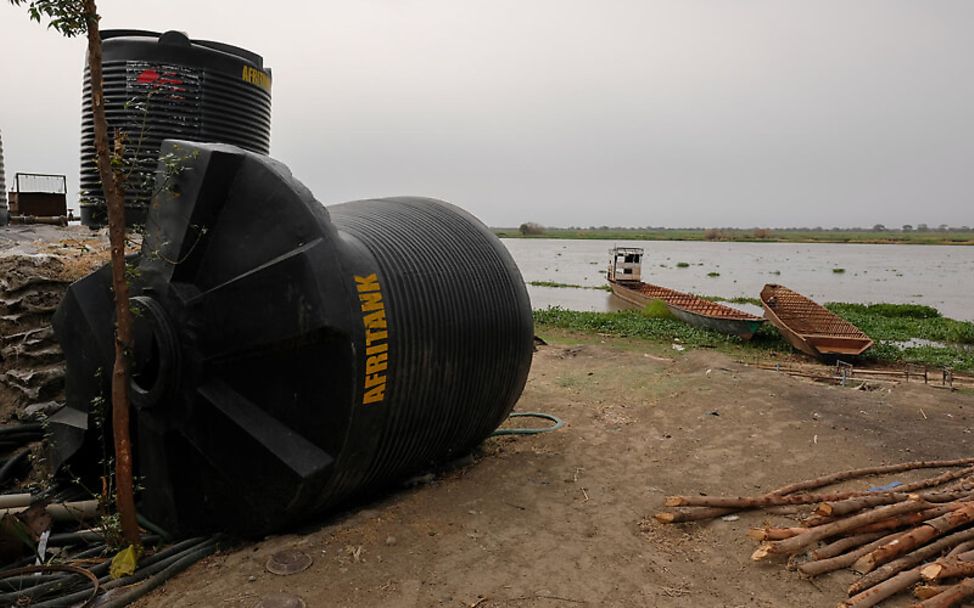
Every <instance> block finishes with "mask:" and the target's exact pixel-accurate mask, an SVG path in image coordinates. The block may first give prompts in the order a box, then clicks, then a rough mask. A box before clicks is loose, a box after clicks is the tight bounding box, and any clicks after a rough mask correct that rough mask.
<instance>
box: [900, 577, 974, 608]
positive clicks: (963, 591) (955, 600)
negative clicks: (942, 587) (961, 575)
mask: <svg viewBox="0 0 974 608" xmlns="http://www.w3.org/2000/svg"><path fill="white" fill-rule="evenodd" d="M971 596H974V579H970V578H965V579H964V580H962V581H961V582H960V583H958V584H956V585H953V586H952V587H950V588H949V589H947V590H946V591H944V592H943V593H938V594H937V595H935V596H933V597H932V598H930V599H928V600H924V601H922V602H920V603H919V604H914V605H913V608H950V606H956V605H957V604H959V603H960V602H962V601H964V600H966V599H967V598H969V597H971Z"/></svg>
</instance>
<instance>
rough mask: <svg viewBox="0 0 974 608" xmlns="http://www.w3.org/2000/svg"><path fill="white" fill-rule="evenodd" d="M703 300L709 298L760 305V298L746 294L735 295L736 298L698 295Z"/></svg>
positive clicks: (714, 300) (716, 300)
mask: <svg viewBox="0 0 974 608" xmlns="http://www.w3.org/2000/svg"><path fill="white" fill-rule="evenodd" d="M700 297H701V298H703V299H704V300H710V301H711V302H727V303H729V304H752V305H754V306H762V304H761V299H760V298H751V297H748V296H737V297H736V298H723V297H721V296H700Z"/></svg>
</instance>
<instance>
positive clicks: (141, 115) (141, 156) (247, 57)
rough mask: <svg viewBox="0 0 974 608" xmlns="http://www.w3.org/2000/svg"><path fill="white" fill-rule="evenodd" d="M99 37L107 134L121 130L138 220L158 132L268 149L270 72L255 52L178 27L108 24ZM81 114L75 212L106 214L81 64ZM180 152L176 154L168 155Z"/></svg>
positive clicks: (98, 219) (94, 219)
mask: <svg viewBox="0 0 974 608" xmlns="http://www.w3.org/2000/svg"><path fill="white" fill-rule="evenodd" d="M103 38H104V44H103V47H104V60H103V72H104V92H105V113H106V117H107V119H108V125H109V134H110V136H113V134H114V133H115V131H116V129H118V130H120V131H121V132H124V133H125V135H126V154H125V162H126V165H127V166H126V173H127V174H129V175H130V178H129V180H128V183H127V184H126V213H127V217H128V218H129V221H130V223H141V222H142V221H143V219H144V216H145V212H146V208H147V205H148V203H149V201H150V199H151V197H152V196H153V194H154V190H155V187H156V185H155V182H154V177H155V170H156V165H157V163H158V161H159V149H160V146H161V144H162V141H163V140H164V139H182V140H187V141H198V142H218V143H228V144H233V145H235V146H239V147H241V148H244V149H245V150H250V151H252V152H257V153H259V154H267V153H269V152H270V131H271V95H270V83H271V78H270V72H269V70H265V69H264V67H263V61H262V59H261V58H260V56H258V55H255V54H254V53H251V52H249V51H245V50H243V49H236V48H235V47H231V46H229V45H223V44H220V43H213V42H206V41H191V40H189V39H188V38H186V37H185V35H183V34H180V33H177V32H167V33H166V34H162V35H160V34H155V33H152V32H132V31H108V32H103ZM82 98H83V105H82V121H81V216H82V222H83V223H85V224H87V225H98V224H102V223H104V221H105V214H104V198H103V196H104V195H103V193H102V189H101V179H100V177H99V174H98V167H97V164H96V158H95V148H94V122H93V116H92V114H91V110H90V108H91V82H90V74H89V70H88V68H87V66H86V68H85V76H84V88H83V95H82ZM174 160H178V159H174Z"/></svg>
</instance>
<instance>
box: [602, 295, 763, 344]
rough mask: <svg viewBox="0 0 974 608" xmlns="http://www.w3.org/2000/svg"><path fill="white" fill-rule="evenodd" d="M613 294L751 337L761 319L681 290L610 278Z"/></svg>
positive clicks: (698, 324) (691, 321) (705, 325)
mask: <svg viewBox="0 0 974 608" xmlns="http://www.w3.org/2000/svg"><path fill="white" fill-rule="evenodd" d="M609 285H611V286H612V293H614V294H615V295H617V296H618V297H620V298H621V299H623V300H625V301H626V302H629V303H631V304H635V305H637V306H639V307H640V308H642V307H643V306H646V305H647V304H649V303H650V302H653V301H659V302H662V303H663V304H665V305H666V308H668V309H669V311H670V313H672V314H673V316H674V317H676V318H677V319H680V320H681V321H683V322H684V323H687V324H688V325H692V326H693V327H698V328H700V329H712V330H714V331H718V332H720V333H724V334H730V335H732V336H738V337H739V338H741V339H742V340H750V339H751V337H752V336H753V335H754V332H756V331H757V330H758V328H759V327H761V324H762V323H764V319H762V318H761V317H758V316H756V315H752V314H749V313H746V312H742V311H740V310H737V309H735V308H731V307H730V306H724V305H723V304H718V303H717V302H711V301H710V300H705V299H703V298H700V297H697V296H695V295H692V294H689V293H683V292H682V291H676V290H673V289H667V288H666V287H660V286H659V285H651V284H649V283H643V282H641V281H640V282H635V281H612V280H610V281H609Z"/></svg>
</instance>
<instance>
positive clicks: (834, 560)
mask: <svg viewBox="0 0 974 608" xmlns="http://www.w3.org/2000/svg"><path fill="white" fill-rule="evenodd" d="M895 537H896V535H895V534H888V535H886V536H883V537H881V538H878V539H876V540H874V541H873V542H871V543H868V544H866V545H863V546H861V547H859V548H857V549H856V550H854V551H850V552H849V553H845V554H841V555H835V556H833V557H828V558H821V559H816V560H815V561H809V562H805V563H804V564H802V565H801V566H799V567H798V570H799V571H801V573H802V574H804V575H805V576H818V575H820V574H825V573H827V572H834V571H835V570H839V569H841V568H848V567H849V566H851V565H852V563H853V562H854V561H856V560H857V559H859V557H861V556H863V555H865V554H867V553H869V552H870V551H872V550H873V549H875V548H876V547H878V546H880V545H882V544H883V543H887V542H889V541H890V540H892V539H893V538H895ZM832 544H835V543H832Z"/></svg>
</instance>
